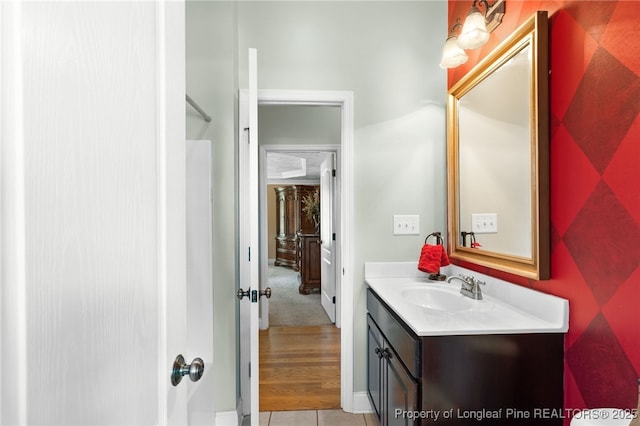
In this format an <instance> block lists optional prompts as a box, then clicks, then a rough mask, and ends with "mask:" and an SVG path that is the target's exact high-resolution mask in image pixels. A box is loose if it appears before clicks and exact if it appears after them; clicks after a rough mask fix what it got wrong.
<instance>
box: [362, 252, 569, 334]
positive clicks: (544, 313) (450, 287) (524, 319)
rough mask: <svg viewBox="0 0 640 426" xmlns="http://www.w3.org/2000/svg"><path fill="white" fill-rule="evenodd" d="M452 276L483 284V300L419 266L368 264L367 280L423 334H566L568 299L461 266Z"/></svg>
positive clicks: (449, 270)
mask: <svg viewBox="0 0 640 426" xmlns="http://www.w3.org/2000/svg"><path fill="white" fill-rule="evenodd" d="M440 272H441V273H442V274H444V275H447V276H449V277H452V276H458V275H459V274H464V275H472V276H474V277H476V278H477V279H479V280H480V281H484V282H485V283H486V285H483V286H482V287H481V290H482V300H473V299H471V298H469V297H467V296H463V295H462V294H460V286H461V283H460V282H459V281H458V280H456V281H452V282H450V283H448V282H443V281H438V282H436V281H431V280H429V279H428V275H427V274H425V273H424V272H420V271H419V270H418V268H417V263H415V262H366V263H365V281H366V283H367V285H368V286H369V288H371V289H372V290H373V291H375V293H376V294H377V295H378V296H379V297H380V298H381V299H382V301H383V302H385V303H386V304H387V305H388V306H389V307H390V308H391V309H392V310H393V311H394V312H395V313H396V314H397V315H398V316H399V317H400V319H402V320H403V321H404V322H405V324H407V325H408V326H409V327H410V328H411V329H412V330H413V331H414V332H415V333H416V335H418V336H444V335H447V336H451V335H469V334H514V333H566V332H567V330H568V328H569V301H568V300H566V299H562V298H559V297H556V296H553V295H550V294H545V293H541V292H539V291H535V290H532V289H530V288H527V287H524V286H520V285H516V284H511V283H508V282H506V281H502V280H500V279H497V278H495V277H491V276H488V275H484V274H481V273H478V272H475V271H471V270H467V269H465V268H461V267H459V266H456V265H449V266H445V267H444V268H441V270H440Z"/></svg>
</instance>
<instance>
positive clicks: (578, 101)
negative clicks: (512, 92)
mask: <svg viewBox="0 0 640 426" xmlns="http://www.w3.org/2000/svg"><path fill="white" fill-rule="evenodd" d="M470 5H471V1H469V0H467V1H454V0H449V26H451V25H452V23H454V22H455V21H456V18H460V19H461V20H462V19H464V17H465V16H466V15H467V13H468V11H469V8H470ZM536 10H547V11H548V13H549V29H550V34H549V52H550V57H549V63H550V71H551V73H550V81H549V83H550V84H549V86H550V94H549V95H550V102H551V105H550V112H551V114H550V115H551V116H550V117H549V120H550V128H551V135H550V136H551V138H550V141H551V142H550V143H551V146H550V155H551V158H550V164H551V166H550V175H551V188H550V190H551V205H550V209H551V210H550V217H551V225H552V230H551V232H552V235H551V241H552V252H551V279H550V280H547V281H532V280H528V279H523V278H519V277H514V276H508V275H507V274H504V273H502V272H498V271H492V270H487V269H486V268H478V267H475V266H473V265H468V264H464V265H463V266H465V267H469V268H473V269H476V270H479V271H481V272H483V273H488V274H490V275H494V276H497V277H499V278H502V279H507V280H509V281H512V282H516V283H517V284H520V285H526V286H531V287H532V288H534V289H536V290H539V291H543V292H546V293H551V294H555V295H558V296H561V297H564V298H567V299H568V300H569V309H570V317H569V332H568V334H567V336H566V338H565V384H564V395H565V396H564V403H565V408H566V409H580V408H596V407H619V408H635V406H636V403H637V381H636V380H637V378H639V377H640V167H639V166H640V53H638V52H639V51H640V1H633V0H631V1H630V0H624V1H615V0H603V1H526V2H525V1H515V0H507V1H506V14H505V16H504V20H503V22H502V24H501V25H500V26H499V27H498V28H497V29H496V30H495V31H494V32H493V33H492V35H491V38H490V40H489V42H488V43H487V44H486V45H485V46H483V47H481V48H480V49H478V50H470V51H467V54H468V55H469V61H468V62H467V63H466V64H464V65H462V66H460V67H458V68H454V69H451V70H449V74H448V84H449V87H451V86H452V85H453V84H454V83H455V82H456V81H458V80H459V79H460V78H461V77H462V76H463V75H465V74H466V72H467V71H469V70H470V69H471V68H472V67H473V66H474V65H475V64H476V63H477V62H478V61H479V60H481V59H482V58H484V57H485V56H486V54H487V53H488V52H490V51H491V50H492V49H493V48H494V47H496V46H497V45H498V44H499V43H500V42H501V41H502V40H503V39H504V38H505V37H507V36H508V35H509V34H510V33H511V32H512V31H513V30H515V29H516V28H517V27H518V26H519V25H520V24H521V23H522V22H524V21H525V20H526V19H527V18H528V17H529V16H531V15H532V14H533V13H534V12H535V11H536ZM443 39H444V36H443ZM541 367H543V366H541ZM569 420H570V419H569V418H567V419H566V420H565V424H566V425H568V424H569Z"/></svg>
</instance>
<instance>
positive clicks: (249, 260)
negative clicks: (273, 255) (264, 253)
mask: <svg viewBox="0 0 640 426" xmlns="http://www.w3.org/2000/svg"><path fill="white" fill-rule="evenodd" d="M249 262H251V247H249Z"/></svg>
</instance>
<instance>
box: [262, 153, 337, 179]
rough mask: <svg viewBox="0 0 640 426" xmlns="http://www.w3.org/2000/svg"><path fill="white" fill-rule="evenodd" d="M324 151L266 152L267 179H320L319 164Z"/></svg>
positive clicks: (322, 158) (323, 156)
mask: <svg viewBox="0 0 640 426" xmlns="http://www.w3.org/2000/svg"><path fill="white" fill-rule="evenodd" d="M326 157H327V153H326V152H310V151H287V152H268V153H267V178H268V179H269V180H286V179H290V180H293V179H296V180H301V179H302V180H317V181H319V180H320V165H321V164H322V162H323V161H324V159H325V158H326Z"/></svg>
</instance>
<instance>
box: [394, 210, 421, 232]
mask: <svg viewBox="0 0 640 426" xmlns="http://www.w3.org/2000/svg"><path fill="white" fill-rule="evenodd" d="M393 235H420V216H419V215H417V214H396V215H393Z"/></svg>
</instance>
